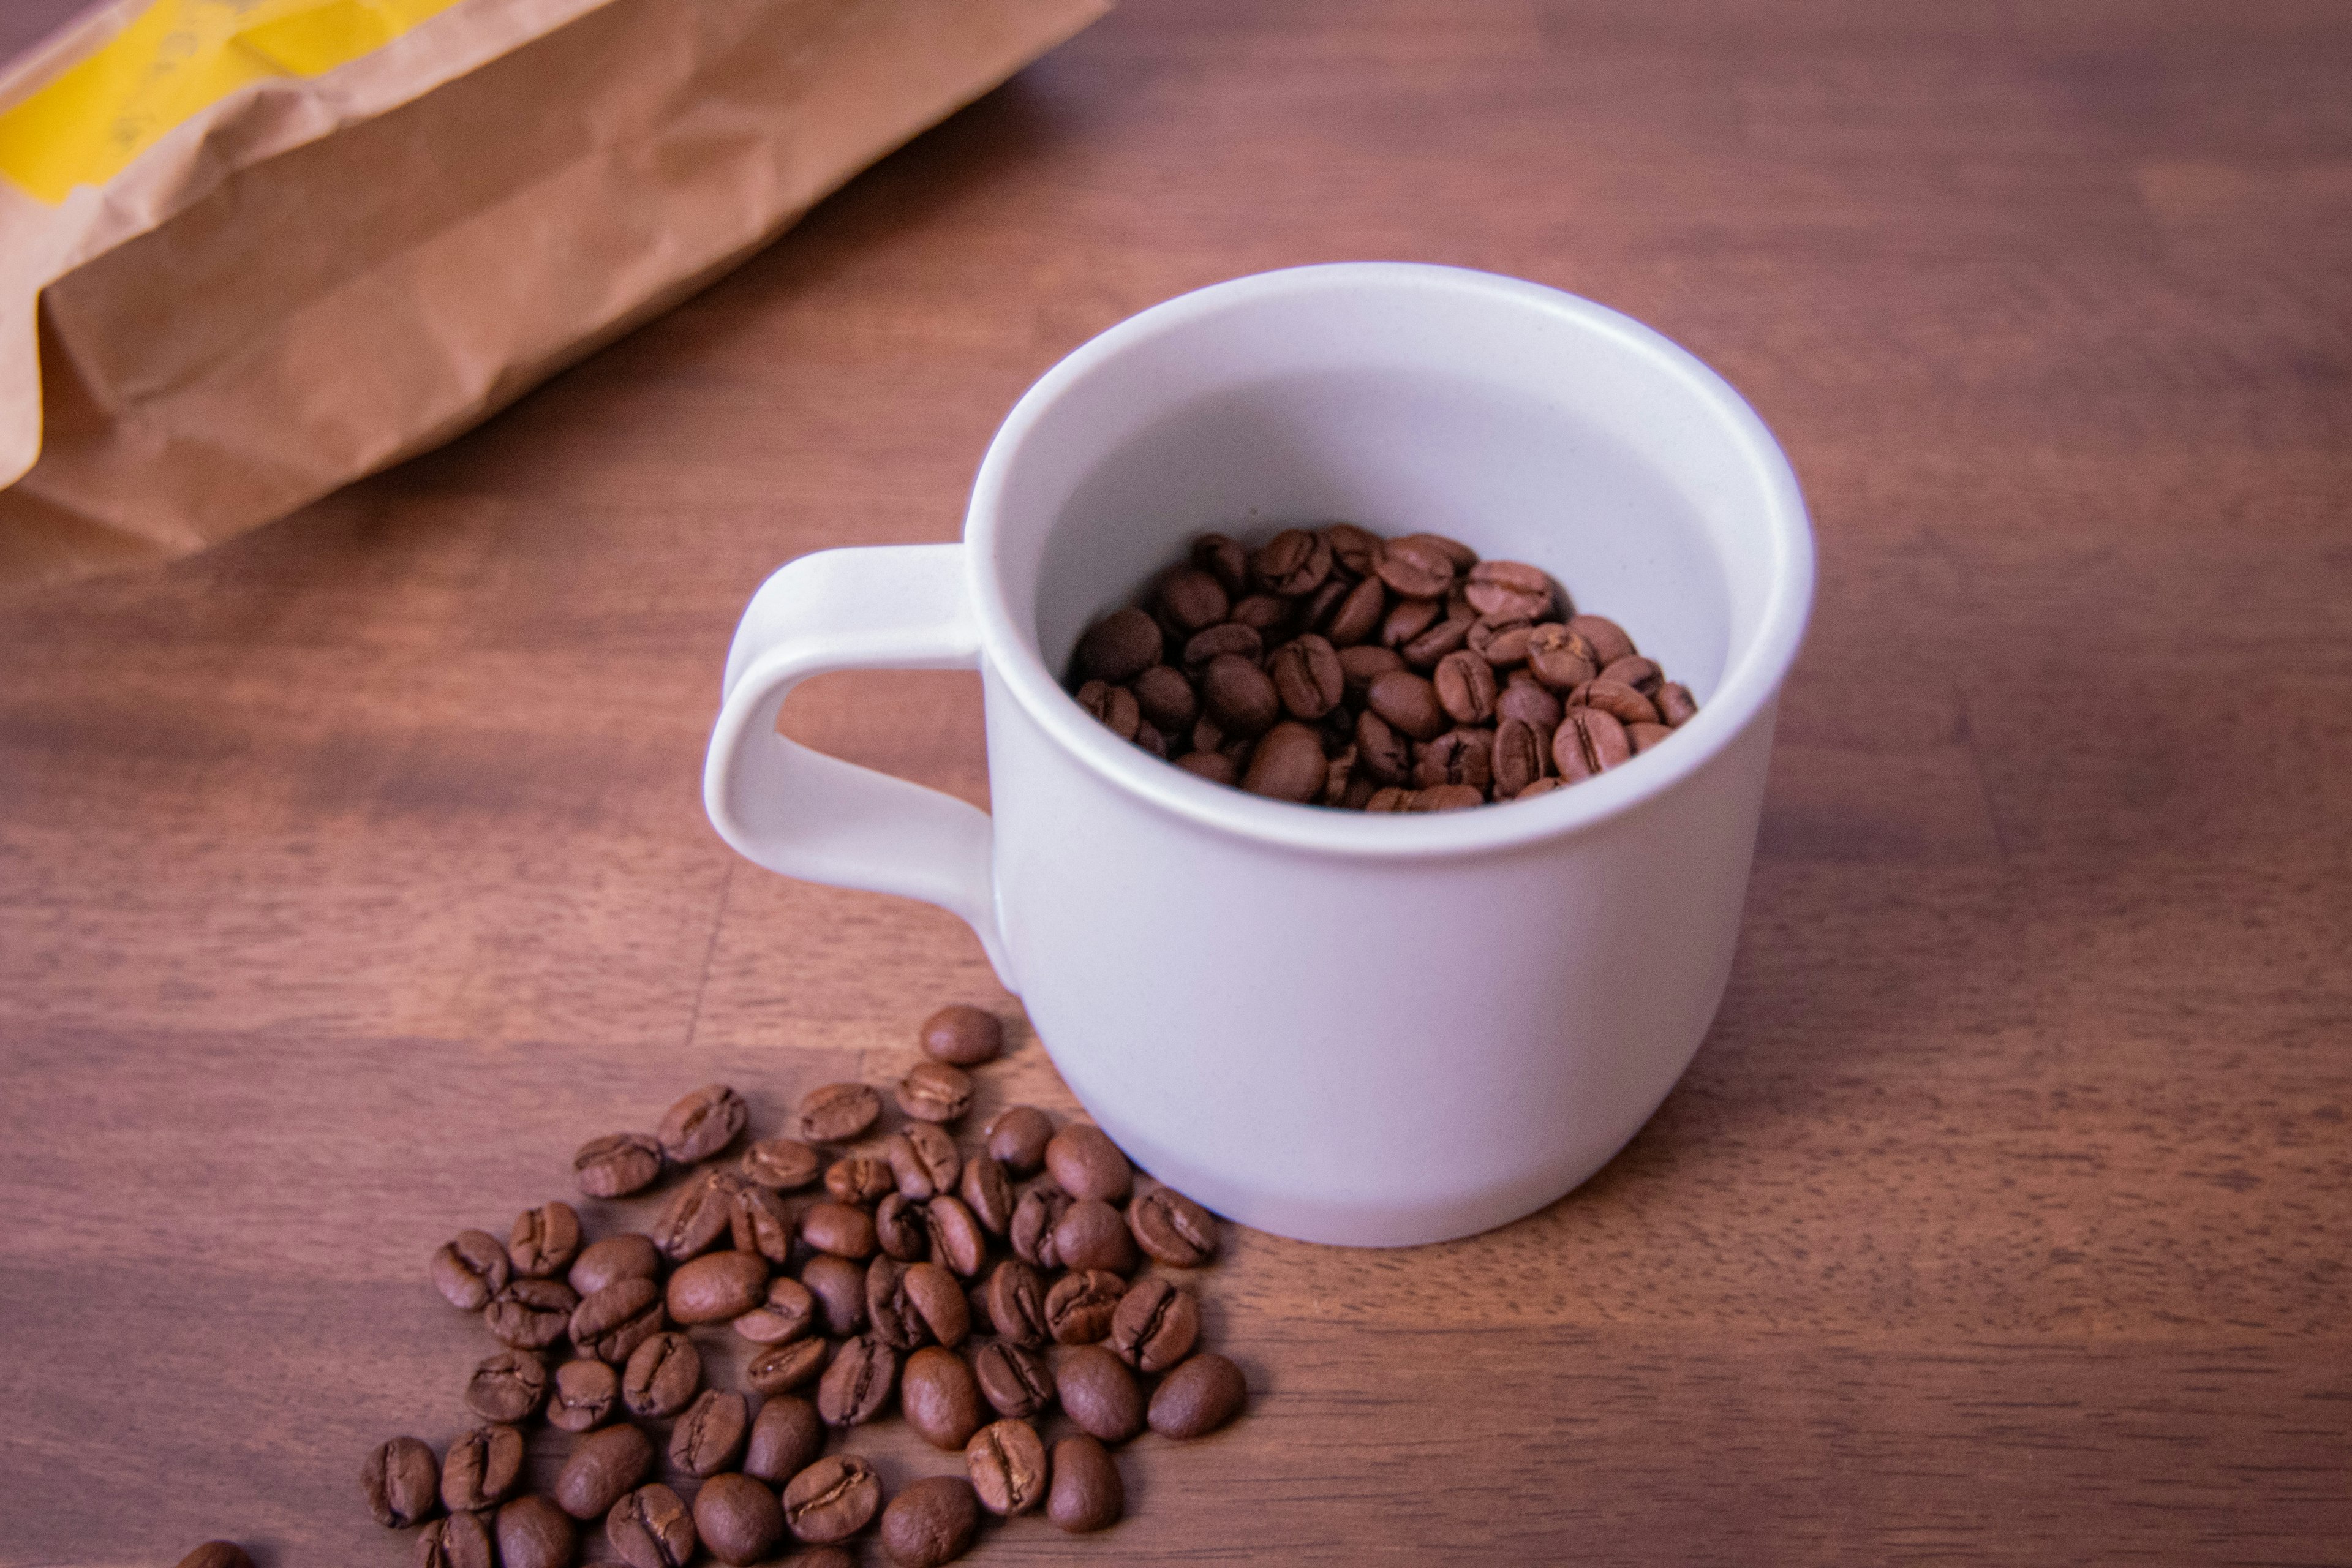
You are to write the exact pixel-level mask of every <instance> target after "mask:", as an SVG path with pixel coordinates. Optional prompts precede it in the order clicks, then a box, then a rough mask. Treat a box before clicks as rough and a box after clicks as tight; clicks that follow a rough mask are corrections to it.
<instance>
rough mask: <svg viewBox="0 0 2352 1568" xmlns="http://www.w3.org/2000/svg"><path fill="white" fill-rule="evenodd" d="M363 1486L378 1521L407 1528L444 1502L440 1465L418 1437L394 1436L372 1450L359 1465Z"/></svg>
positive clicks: (369, 1505)
mask: <svg viewBox="0 0 2352 1568" xmlns="http://www.w3.org/2000/svg"><path fill="white" fill-rule="evenodd" d="M360 1488H361V1489H362V1491H364V1492H366V1493H367V1504H368V1511H369V1512H370V1513H372V1514H373V1515H375V1521H376V1522H377V1523H378V1524H381V1525H384V1526H386V1527H388V1528H390V1529H393V1530H405V1529H407V1528H408V1527H409V1526H410V1525H412V1524H417V1523H420V1522H422V1521H425V1520H427V1519H430V1518H431V1517H432V1516H433V1515H434V1514H435V1513H436V1512H437V1511H438V1510H439V1509H440V1506H441V1467H440V1466H439V1465H438V1464H436V1462H435V1461H434V1458H433V1450H432V1449H430V1448H428V1447H425V1445H424V1444H423V1443H422V1442H420V1441H419V1440H418V1439H416V1438H415V1437H394V1438H393V1439H392V1440H391V1441H390V1442H388V1443H384V1444H382V1445H380V1446H378V1447H376V1448H374V1449H373V1450H372V1451H371V1452H370V1453H369V1455H368V1457H367V1461H366V1463H364V1464H362V1465H361V1466H360Z"/></svg>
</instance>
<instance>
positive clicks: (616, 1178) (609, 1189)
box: [572, 1132, 662, 1198]
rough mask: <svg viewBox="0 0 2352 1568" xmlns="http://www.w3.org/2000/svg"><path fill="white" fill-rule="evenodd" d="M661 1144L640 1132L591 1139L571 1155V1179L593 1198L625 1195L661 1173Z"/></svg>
mask: <svg viewBox="0 0 2352 1568" xmlns="http://www.w3.org/2000/svg"><path fill="white" fill-rule="evenodd" d="M661 1169H662V1155H661V1145H660V1144H659V1143H656V1142H654V1141H653V1140H652V1139H650V1138H648V1137H646V1135H645V1134H644V1133H642V1132H613V1133H608V1134H606V1135H605V1136H604V1137H602V1138H591V1139H590V1140H589V1141H588V1142H585V1143H583V1144H582V1145H580V1149H579V1152H577V1153H575V1154H573V1155H572V1180H573V1181H574V1182H575V1183H577V1184H579V1187H580V1190H581V1191H582V1192H583V1193H586V1194H588V1195H589V1196H590V1197H592V1198H625V1197H627V1196H628V1195H629V1194H631V1193H636V1192H643V1191H644V1190H645V1189H646V1188H647V1187H650V1186H652V1185H653V1184H654V1180H655V1178H656V1177H657V1176H659V1175H660V1174H661Z"/></svg>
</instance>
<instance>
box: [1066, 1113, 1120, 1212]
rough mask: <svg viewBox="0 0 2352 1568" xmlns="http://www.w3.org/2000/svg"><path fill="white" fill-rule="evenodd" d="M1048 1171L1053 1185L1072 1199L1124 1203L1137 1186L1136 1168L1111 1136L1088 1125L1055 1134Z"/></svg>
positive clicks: (1079, 1124)
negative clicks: (1134, 1186)
mask: <svg viewBox="0 0 2352 1568" xmlns="http://www.w3.org/2000/svg"><path fill="white" fill-rule="evenodd" d="M1045 1169H1046V1170H1047V1171H1048V1172H1050V1173H1052V1175H1053V1178H1054V1184H1055V1186H1058V1187H1060V1188H1061V1189H1062V1191H1064V1192H1066V1193H1067V1194H1070V1196H1072V1197H1073V1198H1100V1199H1102V1200H1103V1201H1104V1202H1105V1203H1113V1204H1115V1203H1122V1202H1124V1201H1125V1200H1126V1198H1127V1194H1128V1190H1129V1187H1131V1186H1132V1185H1133V1184H1134V1181H1135V1170H1134V1167H1133V1166H1131V1165H1129V1163H1127V1156H1126V1155H1125V1154H1123V1153H1121V1152H1119V1148H1118V1144H1116V1143H1114V1142H1111V1141H1110V1137H1109V1135H1108V1133H1106V1132H1104V1131H1103V1130H1102V1129H1101V1128H1099V1127H1097V1126H1094V1125H1093V1124H1091V1123H1089V1122H1084V1121H1074V1122H1072V1123H1070V1124H1069V1125H1068V1126H1067V1127H1065V1128H1063V1129H1062V1130H1061V1131H1059V1132H1056V1133H1055V1134H1054V1138H1053V1142H1050V1143H1048V1144H1046V1145H1045Z"/></svg>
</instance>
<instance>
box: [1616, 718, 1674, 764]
mask: <svg viewBox="0 0 2352 1568" xmlns="http://www.w3.org/2000/svg"><path fill="white" fill-rule="evenodd" d="M1673 733H1674V731H1672V730H1669V729H1667V728H1666V727H1665V726H1664V724H1628V725H1626V726H1625V742H1626V744H1628V745H1630V746H1632V747H1633V754H1634V755H1635V756H1637V757H1638V756H1640V755H1641V754H1642V753H1643V752H1646V751H1648V750H1649V749H1650V748H1651V747H1652V746H1654V745H1656V744H1657V743H1658V742H1661V741H1663V740H1664V739H1665V738H1666V737H1667V736H1669V735H1671V734H1673Z"/></svg>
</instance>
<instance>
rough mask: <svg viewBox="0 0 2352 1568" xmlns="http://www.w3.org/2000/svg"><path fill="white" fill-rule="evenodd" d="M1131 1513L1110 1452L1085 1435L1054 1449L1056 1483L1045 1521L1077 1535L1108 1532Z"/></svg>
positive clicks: (1070, 1438) (1048, 1497)
mask: <svg viewBox="0 0 2352 1568" xmlns="http://www.w3.org/2000/svg"><path fill="white" fill-rule="evenodd" d="M1125 1511H1127V1489H1126V1488H1125V1487H1124V1486H1123V1485H1121V1484H1120V1482H1119V1479H1118V1465H1116V1464H1114V1463H1113V1462H1112V1461H1111V1457H1110V1450H1109V1449H1108V1448H1106V1447H1103V1446H1102V1444H1101V1443H1100V1442H1099V1441H1098V1440H1097V1439H1096V1438H1093V1437H1089V1436H1087V1435H1086V1434H1085V1433H1083V1432H1077V1433H1073V1434H1072V1435H1071V1436H1067V1437H1065V1438H1063V1439H1062V1440H1061V1441H1060V1442H1058V1443H1056V1444H1055V1445H1054V1481H1053V1487H1052V1489H1051V1490H1050V1491H1049V1492H1048V1493H1047V1494H1046V1498H1045V1517H1046V1518H1047V1519H1050V1520H1052V1521H1054V1523H1055V1525H1056V1526H1057V1527H1059V1528H1060V1529H1063V1530H1066V1531H1069V1532H1070V1533H1071V1534H1073V1535H1083V1534H1086V1533H1087V1532H1088V1531H1097V1530H1108V1529H1109V1528H1110V1527H1111V1526H1112V1525H1114V1524H1117V1523H1118V1517H1119V1515H1120V1514H1122V1513H1124V1512H1125Z"/></svg>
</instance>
